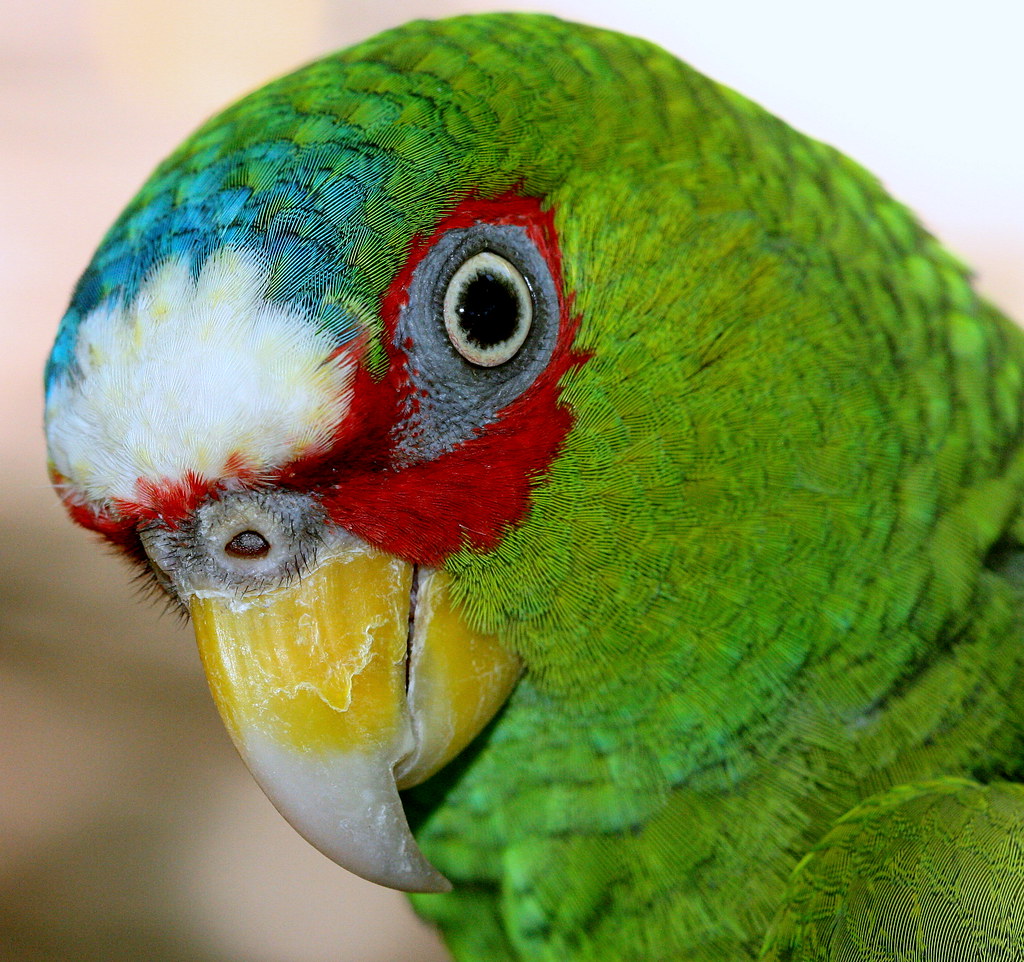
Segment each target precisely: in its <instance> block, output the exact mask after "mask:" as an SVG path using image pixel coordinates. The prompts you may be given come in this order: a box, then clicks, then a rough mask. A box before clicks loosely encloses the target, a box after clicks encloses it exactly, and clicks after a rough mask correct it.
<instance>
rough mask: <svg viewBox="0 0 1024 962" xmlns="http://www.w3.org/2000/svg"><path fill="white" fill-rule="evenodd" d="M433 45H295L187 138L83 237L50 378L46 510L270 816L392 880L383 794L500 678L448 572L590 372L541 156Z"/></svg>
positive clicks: (396, 830)
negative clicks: (177, 661) (115, 593)
mask: <svg viewBox="0 0 1024 962" xmlns="http://www.w3.org/2000/svg"><path fill="white" fill-rule="evenodd" d="M480 39H481V40H482V41H483V42H489V43H492V44H493V43H494V42H495V41H494V38H493V37H488V36H487V31H484V33H483V35H482V36H481V38H480ZM435 40H436V38H435V37H434V36H433V33H432V31H431V30H430V29H429V28H427V27H425V26H423V25H421V26H420V28H419V29H412V30H408V31H406V32H405V33H400V34H397V35H396V36H394V37H393V38H391V39H390V40H387V41H385V42H384V43H383V44H381V43H379V42H378V44H377V51H378V53H379V54H380V56H382V57H384V60H380V59H379V58H378V59H375V57H374V55H373V54H374V51H373V49H369V50H367V49H364V50H363V52H362V54H361V55H360V54H359V52H358V50H357V51H356V52H354V53H352V52H350V53H349V54H348V55H341V56H338V57H335V58H330V59H328V60H326V61H322V62H320V63H318V64H314V65H313V66H311V67H309V68H306V69H305V70H303V71H300V72H298V73H296V74H294V75H292V76H290V77H286V78H284V79H283V80H281V81H278V82H277V83H276V84H274V85H271V86H270V87H268V88H266V89H265V90H264V91H261V92H259V93H257V94H256V95H254V96H252V97H250V98H248V99H246V100H243V101H242V102H240V103H239V104H238V105H236V106H235V107H233V108H231V109H229V110H228V111H226V112H225V113H224V114H223V115H221V116H220V117H218V118H215V119H214V120H213V121H211V122H210V123H208V124H207V125H206V126H205V127H203V128H202V129H200V130H199V131H198V132H197V133H196V134H195V135H194V137H193V138H191V139H190V140H189V141H188V142H186V144H185V145H184V146H183V147H182V148H181V149H180V150H179V151H178V152H177V153H175V154H174V155H173V156H172V157H171V158H169V159H168V160H167V161H166V162H165V163H164V164H163V165H162V166H161V167H160V168H159V169H158V170H157V171H156V173H155V174H154V175H153V177H152V178H151V180H150V181H149V182H148V183H147V184H146V185H145V186H144V187H143V189H142V191H141V192H140V194H139V196H138V197H137V198H136V199H135V201H134V202H133V203H132V204H131V205H130V206H129V207H128V209H127V210H126V211H125V213H124V214H123V215H122V217H121V218H120V220H118V222H117V223H116V224H115V226H114V227H113V228H112V230H111V231H110V232H109V234H108V236H107V237H106V238H105V240H104V242H103V244H102V246H101V247H100V249H99V251H98V252H97V253H96V255H95V257H94V259H93V261H92V263H91V265H90V266H89V268H88V269H87V271H86V272H85V275H84V277H83V278H82V280H81V281H80V283H79V285H78V288H77V290H76V292H75V295H74V298H73V301H72V304H71V306H70V308H69V311H68V313H67V314H66V316H65V318H64V320H63V322H62V326H61V329H60V332H59V335H58V339H57V342H56V345H55V347H54V350H53V354H52V357H51V360H50V363H49V367H48V371H47V386H48V390H47V408H46V419H47V432H48V441H49V451H50V471H51V476H52V479H53V482H54V484H55V486H56V487H57V490H58V491H59V493H60V496H61V497H62V499H63V500H64V503H65V504H66V506H67V507H68V509H69V511H70V512H71V514H72V516H73V517H74V518H75V520H77V521H78V522H80V523H81V524H83V525H84V526H86V527H88V528H91V529H93V530H95V531H97V532H99V533H100V534H102V535H103V536H104V537H105V538H106V539H108V540H109V541H110V542H112V543H113V544H115V545H116V546H118V547H119V548H120V549H122V550H123V551H124V552H125V553H126V554H127V555H128V556H129V557H131V558H132V559H134V560H135V561H136V562H138V563H139V564H140V565H143V566H144V567H145V568H146V570H148V571H149V572H150V573H151V574H152V577H153V578H154V579H155V580H156V582H157V583H158V584H159V585H160V586H161V587H162V588H163V589H164V590H165V591H166V592H167V593H168V595H169V596H170V597H171V598H172V599H174V601H175V602H176V603H177V604H179V605H180V606H181V607H182V608H184V609H185V610H187V612H188V614H189V615H190V617H191V620H192V622H193V625H194V628H195V632H196V636H197V639H198V642H199V647H200V652H201V656H202V659H203V663H204V666H205V669H206V671H207V674H208V678H209V681H210V685H211V689H212V691H213V694H214V696H215V699H216V702H217V705H218V707H219V709H220V711H221V713H222V716H223V718H224V720H225V723H226V725H227V727H228V729H229V731H230V733H231V735H232V738H233V739H234V741H235V744H236V745H237V747H238V749H239V751H240V753H241V754H242V756H243V757H244V759H245V760H246V762H247V764H248V765H249V767H250V769H251V770H252V772H253V773H254V775H255V777H256V778H257V780H258V781H259V782H260V784H261V786H262V787H263V788H264V790H265V791H266V792H267V793H268V795H269V796H270V797H271V799H272V800H273V801H274V803H275V804H276V805H277V807H278V808H279V809H280V810H281V812H282V813H283V814H284V815H285V816H286V817H287V818H288V819H289V820H290V821H291V822H292V823H293V824H294V825H295V826H296V827H297V828H298V830H299V831H300V832H301V833H302V834H303V835H305V837H306V838H308V839H309V840H310V841H311V842H312V843H313V844H314V845H316V846H317V847H318V848H320V849H321V850H322V851H323V852H324V853H325V854H327V855H329V856H330V857H332V858H334V859H335V860H336V861H338V862H339V863H341V864H343V865H345V866H346V867H348V868H349V869H351V870H352V871H354V872H356V873H358V874H360V875H363V876H364V877H366V878H369V879H371V880H374V881H378V882H381V883H384V884H388V885H392V886H395V887H398V888H403V889H409V890H436V889H442V888H444V887H446V884H447V883H446V882H445V880H444V878H443V877H442V876H441V875H440V874H439V873H438V872H437V871H436V870H435V869H434V868H433V867H432V866H431V865H430V864H429V863H428V862H427V861H426V860H425V859H424V858H423V856H422V855H421V854H420V853H419V851H418V849H417V847H416V844H415V842H414V840H413V838H412V836H411V835H410V833H409V829H408V827H407V824H406V820H405V817H404V813H403V810H402V805H401V801H400V798H399V795H398V790H399V789H404V788H407V787H410V786H413V785H416V784H418V783H420V782H422V781H424V780H425V779H426V778H428V777H429V776H430V775H432V774H433V773H434V772H436V771H437V770H438V769H439V768H440V767H442V766H443V765H445V763H446V762H448V761H449V760H450V759H451V758H452V757H453V756H454V755H455V754H457V753H458V752H459V751H461V750H462V749H463V748H464V747H465V746H466V745H467V744H468V743H469V742H470V741H471V740H472V739H473V738H474V737H475V736H476V735H477V734H478V733H479V732H480V730H481V729H482V728H483V727H484V726H485V725H486V724H487V722H488V721H489V720H490V719H491V718H492V717H493V715H494V714H495V712H496V711H497V710H498V709H499V708H500V707H501V705H502V704H503V702H504V701H505V700H506V698H507V696H508V694H509V692H510V691H511V690H512V688H513V687H514V685H515V684H516V682H517V680H518V678H519V677H520V674H521V672H522V661H521V659H520V657H519V656H518V655H517V653H516V652H515V651H514V650H513V649H511V648H510V647H509V646H508V645H507V644H505V643H503V642H502V640H501V639H500V638H499V637H498V628H499V627H500V626H499V624H498V621H499V619H498V618H497V617H496V615H495V612H496V608H495V606H494V605H493V604H492V603H490V602H489V600H488V599H486V598H482V597H480V596H477V595H474V593H473V592H472V591H470V592H467V591H465V590H464V589H465V587H466V585H467V584H468V583H469V582H468V581H465V580H464V581H463V583H462V584H461V587H460V581H459V579H458V578H457V577H456V576H455V575H454V574H453V570H454V568H451V567H450V566H452V565H453V564H454V565H455V567H458V566H459V565H460V564H461V567H462V568H463V569H468V568H472V567H474V566H478V565H480V564H486V561H487V558H488V556H489V554H490V553H491V552H493V551H494V549H495V548H496V547H497V546H499V545H500V544H501V543H502V542H503V540H504V539H505V537H506V535H507V534H508V533H509V532H510V531H511V530H513V529H516V528H517V527H519V526H520V525H521V524H522V522H523V521H524V519H525V518H526V517H527V516H528V514H529V513H530V510H531V506H532V503H533V493H534V490H535V488H536V487H537V485H538V484H540V483H542V480H543V479H544V477H545V476H546V473H547V472H548V470H549V468H550V467H551V465H552V463H553V461H555V459H557V458H558V456H559V454H560V452H561V451H562V449H563V447H564V445H565V442H566V437H567V435H568V433H569V432H570V430H571V428H572V425H573V422H574V417H573V414H572V411H571V409H570V407H569V406H568V405H567V404H566V403H565V402H564V400H563V398H562V389H563V385H562V382H563V379H564V378H565V376H566V375H567V374H569V373H570V372H571V371H572V370H574V369H576V368H578V367H579V366H581V365H583V364H584V363H586V356H585V353H584V352H582V351H580V350H579V349H578V348H577V347H575V346H574V340H575V335H576V332H577V329H578V318H577V317H576V315H575V314H574V312H573V307H572V298H571V296H570V294H569V293H568V292H567V290H566V285H565V280H564V277H563V271H562V259H561V249H560V244H559V236H558V231H557V228H556V225H555V217H554V212H553V210H552V209H551V207H550V206H549V205H547V204H546V203H545V202H544V192H543V191H542V190H541V189H539V187H540V184H539V182H540V181H543V180H548V181H551V180H552V179H553V178H554V177H555V176H556V171H554V170H552V163H551V162H550V158H547V159H546V158H544V157H542V156H538V157H537V158H534V159H533V160H531V161H529V162H526V163H521V164H517V163H516V162H515V158H513V157H510V156H504V157H502V156H500V155H501V154H502V153H504V154H506V155H507V154H509V153H510V147H511V145H512V144H514V143H515V136H514V134H515V131H516V130H518V128H519V127H520V125H522V124H525V123H527V122H529V121H530V118H528V117H524V116H516V113H515V111H513V110H511V109H505V110H504V113H503V114H502V113H498V114H497V115H493V116H491V115H488V116H484V117H481V116H480V115H481V113H482V111H484V110H485V109H486V108H487V107H488V104H487V102H486V101H485V100H484V99H482V98H481V97H480V95H479V94H478V93H473V92H471V91H470V90H467V89H463V87H464V77H463V76H462V74H464V73H465V71H466V69H467V67H468V65H467V64H465V63H464V62H462V61H461V60H460V59H458V58H449V59H448V60H444V59H443V58H441V59H440V60H439V61H438V63H437V64H436V65H434V66H433V67H431V65H430V63H429V62H428V61H429V60H430V58H431V57H434V56H435V55H436V54H437V50H438V48H437V46H436V43H435ZM370 46H371V48H372V47H373V44H372V43H371V45H370ZM387 59H390V60H391V61H392V65H391V66H389V65H388V64H386V63H385V62H384V61H386V60H387ZM396 61H397V62H403V61H404V64H401V63H400V65H402V66H404V69H406V70H407V72H406V73H404V74H396V73H395V72H394V71H396V70H397V69H398V67H397V66H395V65H394V62H396ZM411 63H415V64H418V68H417V70H416V71H411V70H409V66H408V65H409V64H411ZM506 100H507V104H499V105H498V106H502V107H505V108H512V107H513V106H514V104H515V100H516V98H515V97H514V96H511V95H509V96H507V97H506ZM539 113H542V111H541V112H539ZM537 119H538V120H540V121H545V120H546V121H547V122H548V123H550V118H544V117H543V116H538V118H537ZM556 159H557V158H556ZM532 165H536V169H535V170H531V166H532ZM534 182H537V183H534ZM511 593H512V592H506V594H511Z"/></svg>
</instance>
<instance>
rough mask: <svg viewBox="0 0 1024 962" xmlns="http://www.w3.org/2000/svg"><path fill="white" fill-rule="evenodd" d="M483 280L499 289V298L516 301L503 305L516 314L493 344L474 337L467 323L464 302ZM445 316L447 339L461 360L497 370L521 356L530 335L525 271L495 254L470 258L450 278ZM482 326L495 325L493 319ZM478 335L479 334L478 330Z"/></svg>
mask: <svg viewBox="0 0 1024 962" xmlns="http://www.w3.org/2000/svg"><path fill="white" fill-rule="evenodd" d="M481 281H487V282H489V283H490V285H491V286H492V287H497V288H498V294H499V296H504V297H506V298H507V297H511V299H512V300H513V301H514V305H513V304H511V303H506V304H505V305H504V307H505V308H509V307H512V308H513V309H514V311H515V316H514V319H513V322H512V326H511V329H509V330H501V329H499V331H498V333H499V334H500V335H502V336H501V337H500V339H498V340H496V341H494V343H484V340H482V339H481V338H480V337H478V336H474V331H473V329H472V325H471V323H470V322H469V321H468V320H467V308H466V305H465V299H466V297H467V294H468V293H469V292H470V290H471V288H472V286H473V285H474V284H479V283H480V282H481ZM443 313H444V326H445V331H446V332H447V334H448V340H449V341H451V344H452V347H454V348H455V350H456V351H458V352H459V354H460V355H462V357H464V358H465V359H466V360H467V361H469V363H470V364H475V365H477V366H478V367H498V366H499V365H501V364H505V363H506V362H507V361H509V360H511V359H512V358H513V357H515V356H516V354H518V353H519V349H520V348H521V347H522V346H523V344H524V343H525V341H526V338H527V336H528V335H529V333H530V326H531V325H532V323H533V294H532V292H531V290H530V285H529V283H528V282H527V280H526V278H525V277H524V276H523V274H522V272H521V271H520V270H519V269H518V268H517V267H516V266H515V265H514V264H513V263H512V262H511V261H510V260H508V259H507V258H505V257H502V256H501V255H500V254H497V253H495V252H494V251H491V250H482V251H478V252H477V253H476V254H473V255H472V256H471V257H467V258H466V260H464V261H463V262H462V263H461V264H460V265H459V266H458V268H457V269H456V270H455V272H454V273H453V274H452V275H451V277H450V278H449V279H448V283H447V286H446V288H445V293H444V302H443ZM492 313H493V311H492ZM503 320H504V323H505V326H506V328H507V327H508V319H507V318H506V319H501V318H499V321H498V323H499V324H501V323H502V321H503ZM483 323H484V324H487V323H493V320H491V319H488V318H484V319H483ZM476 333H477V334H479V331H478V332H476ZM492 333H493V332H492Z"/></svg>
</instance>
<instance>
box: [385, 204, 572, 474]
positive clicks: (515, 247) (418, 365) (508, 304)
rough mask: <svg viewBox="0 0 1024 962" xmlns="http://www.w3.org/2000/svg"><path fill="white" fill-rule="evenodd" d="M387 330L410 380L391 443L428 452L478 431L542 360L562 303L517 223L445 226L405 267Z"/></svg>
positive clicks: (425, 455) (550, 348)
mask: <svg viewBox="0 0 1024 962" xmlns="http://www.w3.org/2000/svg"><path fill="white" fill-rule="evenodd" d="M407 294H408V297H407V300H406V302H405V304H404V306H403V307H402V309H401V311H400V313H399V316H398V321H397V324H396V330H395V340H394V344H395V348H396V350H399V351H401V352H402V353H403V354H405V356H406V358H407V363H405V364H404V365H403V367H404V369H405V370H406V371H407V374H408V378H409V381H410V382H411V383H410V388H411V391H410V396H411V397H412V398H413V399H414V403H413V402H410V411H409V416H408V420H407V422H406V425H407V428H406V430H405V431H404V432H403V435H402V436H401V437H400V438H399V440H398V444H399V447H400V449H401V451H402V453H403V455H404V456H405V457H407V458H410V459H412V460H417V459H429V458H434V457H436V456H437V455H438V454H440V453H441V452H443V451H446V450H450V449H452V448H453V447H455V446H456V445H458V444H460V443H461V442H463V441H465V440H466V439H467V438H471V437H473V436H474V435H476V434H478V433H479V431H480V430H481V429H482V428H483V427H484V426H485V425H487V424H489V423H491V422H492V421H493V420H495V419H496V418H497V417H498V416H499V412H500V411H501V410H502V409H503V408H505V407H506V406H507V405H508V404H510V403H511V402H512V401H514V400H515V399H516V398H517V397H519V395H521V394H522V393H523V392H524V391H525V390H526V389H527V388H528V387H529V386H530V385H531V384H532V383H533V382H534V381H535V380H536V378H537V376H538V375H539V374H540V373H541V371H543V370H544V368H545V367H546V366H547V363H548V361H549V360H550V359H551V355H552V353H553V352H554V349H555V344H556V343H557V341H558V331H559V322H560V319H561V305H560V301H559V297H558V284H557V282H556V280H555V277H554V275H553V274H552V269H551V265H550V264H549V263H548V260H547V258H546V257H545V255H544V253H543V252H542V251H541V250H540V249H539V248H538V246H537V243H536V241H535V240H534V239H533V237H532V236H531V235H530V232H529V230H528V229H527V228H526V227H525V226H522V225H520V224H491V223H487V222H484V221H481V222H478V223H476V224H473V225H471V226H469V227H458V228H452V229H451V230H447V231H443V232H441V233H440V235H439V236H438V237H437V239H436V240H435V241H434V243H433V244H432V246H431V247H430V248H429V249H428V250H427V252H426V253H425V254H424V255H423V257H422V259H421V260H420V262H419V263H418V264H417V265H416V267H415V269H414V270H413V272H412V277H411V279H410V280H409V286H408V288H407Z"/></svg>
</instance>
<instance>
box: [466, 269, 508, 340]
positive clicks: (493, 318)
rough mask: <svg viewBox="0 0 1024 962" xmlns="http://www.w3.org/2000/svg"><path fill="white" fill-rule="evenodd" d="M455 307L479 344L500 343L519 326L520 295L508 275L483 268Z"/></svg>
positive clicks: (467, 332) (469, 335)
mask: <svg viewBox="0 0 1024 962" xmlns="http://www.w3.org/2000/svg"><path fill="white" fill-rule="evenodd" d="M455 310H456V311H457V312H458V315H459V325H460V326H461V327H462V330H463V331H465V332H466V337H467V338H468V339H469V340H470V341H472V342H473V343H474V344H475V345H476V346H477V347H480V348H483V349H484V350H486V349H487V348H491V347H497V346H498V345H499V344H503V343H504V342H505V341H507V340H508V339H509V338H510V337H511V336H512V335H513V334H515V332H516V328H517V327H518V326H519V297H518V296H517V294H516V291H515V289H514V288H513V287H512V284H511V283H510V282H509V281H508V280H506V279H505V278H504V277H499V276H497V275H495V274H492V273H491V272H490V271H481V272H480V273H479V274H477V275H475V276H474V277H473V279H472V280H471V281H470V282H469V283H468V284H467V285H466V286H465V287H464V288H463V289H462V293H461V294H459V300H458V303H457V304H456V307H455Z"/></svg>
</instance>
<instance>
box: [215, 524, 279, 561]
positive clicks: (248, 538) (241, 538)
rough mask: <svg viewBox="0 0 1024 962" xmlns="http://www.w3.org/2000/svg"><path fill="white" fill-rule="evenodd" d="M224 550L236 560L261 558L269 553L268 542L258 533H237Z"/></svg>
mask: <svg viewBox="0 0 1024 962" xmlns="http://www.w3.org/2000/svg"><path fill="white" fill-rule="evenodd" d="M224 550H225V551H226V552H227V553H228V554H230V555H234V556H235V557H236V558H262V557H263V556H264V555H265V554H266V553H267V552H268V551H270V542H269V541H267V539H266V538H264V537H263V535H261V534H260V533H259V532H258V531H251V530H250V531H239V532H238V534H236V535H235V536H234V537H233V538H232V539H231V540H230V541H229V542H228V543H227V544H226V545H224Z"/></svg>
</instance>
